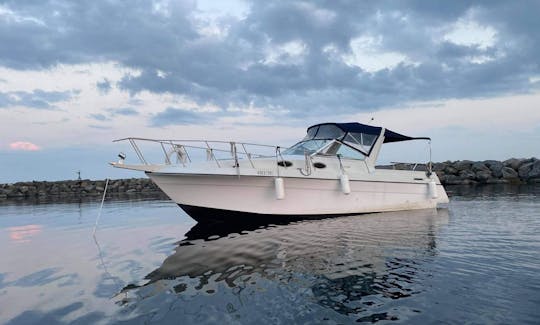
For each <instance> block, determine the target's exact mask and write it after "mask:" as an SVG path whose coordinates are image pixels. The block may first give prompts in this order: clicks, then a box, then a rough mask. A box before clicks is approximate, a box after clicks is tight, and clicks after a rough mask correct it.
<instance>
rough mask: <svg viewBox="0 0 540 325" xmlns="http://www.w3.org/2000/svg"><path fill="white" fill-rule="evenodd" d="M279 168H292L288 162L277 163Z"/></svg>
mask: <svg viewBox="0 0 540 325" xmlns="http://www.w3.org/2000/svg"><path fill="white" fill-rule="evenodd" d="M277 164H278V165H279V166H281V167H291V166H292V162H290V161H288V160H282V161H278V163H277Z"/></svg>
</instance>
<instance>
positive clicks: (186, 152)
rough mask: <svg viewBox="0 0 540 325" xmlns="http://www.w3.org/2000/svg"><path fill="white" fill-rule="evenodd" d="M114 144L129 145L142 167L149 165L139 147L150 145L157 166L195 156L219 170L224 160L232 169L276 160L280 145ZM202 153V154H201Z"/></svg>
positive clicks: (142, 140) (144, 141) (138, 141)
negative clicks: (243, 163) (158, 156)
mask: <svg viewBox="0 0 540 325" xmlns="http://www.w3.org/2000/svg"><path fill="white" fill-rule="evenodd" d="M113 142H128V143H129V144H130V145H131V147H132V149H133V151H134V152H135V154H136V155H137V158H138V159H139V161H140V162H141V164H144V165H151V164H153V163H151V162H150V160H149V159H147V157H146V156H145V155H144V153H143V150H141V146H142V145H148V144H153V145H154V147H155V146H158V148H159V147H160V148H161V149H160V151H161V153H162V154H163V159H162V160H163V161H162V162H160V163H159V164H165V165H173V164H181V165H183V166H186V165H187V164H188V163H191V162H193V160H194V158H195V157H204V155H206V160H207V161H214V162H215V163H216V165H217V167H221V166H222V163H223V162H225V161H233V163H234V166H235V167H238V166H239V161H240V160H241V159H247V160H248V161H249V164H250V165H251V167H252V168H255V164H254V162H253V158H267V157H277V155H278V154H279V155H281V149H286V148H283V147H279V146H272V145H265V144H256V143H248V142H234V141H216V140H173V139H148V138H133V137H130V138H123V139H117V140H114V141H113ZM201 153H202V155H201Z"/></svg>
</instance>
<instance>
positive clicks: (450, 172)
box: [444, 165, 459, 175]
mask: <svg viewBox="0 0 540 325" xmlns="http://www.w3.org/2000/svg"><path fill="white" fill-rule="evenodd" d="M444 173H445V174H448V175H457V174H458V173H459V171H458V170H457V169H456V168H455V167H454V166H453V165H447V166H446V168H444Z"/></svg>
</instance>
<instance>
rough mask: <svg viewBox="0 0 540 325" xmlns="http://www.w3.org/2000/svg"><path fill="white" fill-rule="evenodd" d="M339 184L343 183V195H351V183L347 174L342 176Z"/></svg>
mask: <svg viewBox="0 0 540 325" xmlns="http://www.w3.org/2000/svg"><path fill="white" fill-rule="evenodd" d="M339 182H340V183H341V191H342V192H343V194H345V195H347V194H350V193H351V183H350V182H349V176H348V175H347V174H341V176H340V178H339Z"/></svg>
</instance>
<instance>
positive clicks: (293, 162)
mask: <svg viewBox="0 0 540 325" xmlns="http://www.w3.org/2000/svg"><path fill="white" fill-rule="evenodd" d="M415 139H425V140H429V138H424V137H422V138H417V137H409V136H405V135H402V134H399V133H396V132H393V131H390V130H388V129H385V128H383V127H375V126H370V125H364V124H360V123H323V124H318V125H313V126H311V127H309V128H308V130H307V135H306V136H305V137H304V139H303V140H302V141H300V142H298V143H297V144H295V145H294V146H292V147H291V148H288V149H286V150H284V151H282V150H281V148H280V147H279V146H277V147H276V146H264V145H255V144H249V143H236V142H224V141H204V140H203V141H193V140H190V141H181V140H177V141H176V140H152V139H141V138H127V139H122V140H126V141H129V143H130V144H131V145H132V146H133V149H134V151H135V152H136V154H137V156H138V157H139V159H140V161H141V164H126V163H124V158H125V155H123V154H121V155H120V158H121V159H120V161H119V162H117V163H112V165H113V166H114V167H117V168H124V169H133V170H139V171H144V172H145V173H146V174H147V175H148V176H149V177H150V178H151V179H152V180H153V181H154V182H155V183H156V184H157V185H158V186H159V187H160V188H161V189H162V190H163V191H164V192H165V193H166V194H167V195H168V196H169V197H170V198H171V199H172V200H174V201H175V202H176V203H177V204H179V205H180V207H182V209H183V210H185V211H186V213H187V214H189V215H190V216H191V217H193V218H194V219H196V220H197V221H201V220H207V219H222V220H232V219H240V220H242V221H245V220H249V219H260V218H285V219H287V218H289V217H291V216H302V217H304V218H306V217H318V216H321V215H351V214H358V213H370V212H381V211H399V210H412V209H427V208H435V207H437V205H438V204H440V203H448V197H447V195H446V192H445V190H444V188H443V186H442V185H441V183H440V181H439V179H438V177H437V175H436V174H435V173H432V172H431V163H429V164H428V171H415V170H394V169H379V168H375V165H376V160H377V158H378V155H379V151H380V149H381V147H382V145H383V144H384V143H391V142H399V141H408V140H415ZM118 141H121V140H118ZM137 141H138V142H141V143H142V144H144V143H151V144H156V145H158V148H159V146H160V147H161V149H162V150H163V153H164V161H165V162H164V163H149V162H148V161H147V159H146V158H145V157H144V155H143V153H142V151H141V149H140V148H139V146H138V145H137V143H136V142H137ZM167 148H168V149H167ZM261 148H262V149H261ZM197 149H200V150H203V151H204V152H205V153H206V158H207V161H204V162H192V159H191V157H192V156H193V155H195V153H194V152H196V151H197ZM263 149H264V150H266V151H263V152H259V151H257V150H263ZM219 154H221V155H222V156H223V157H221V158H219V157H218V156H219ZM173 158H176V163H175V161H174V159H173Z"/></svg>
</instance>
